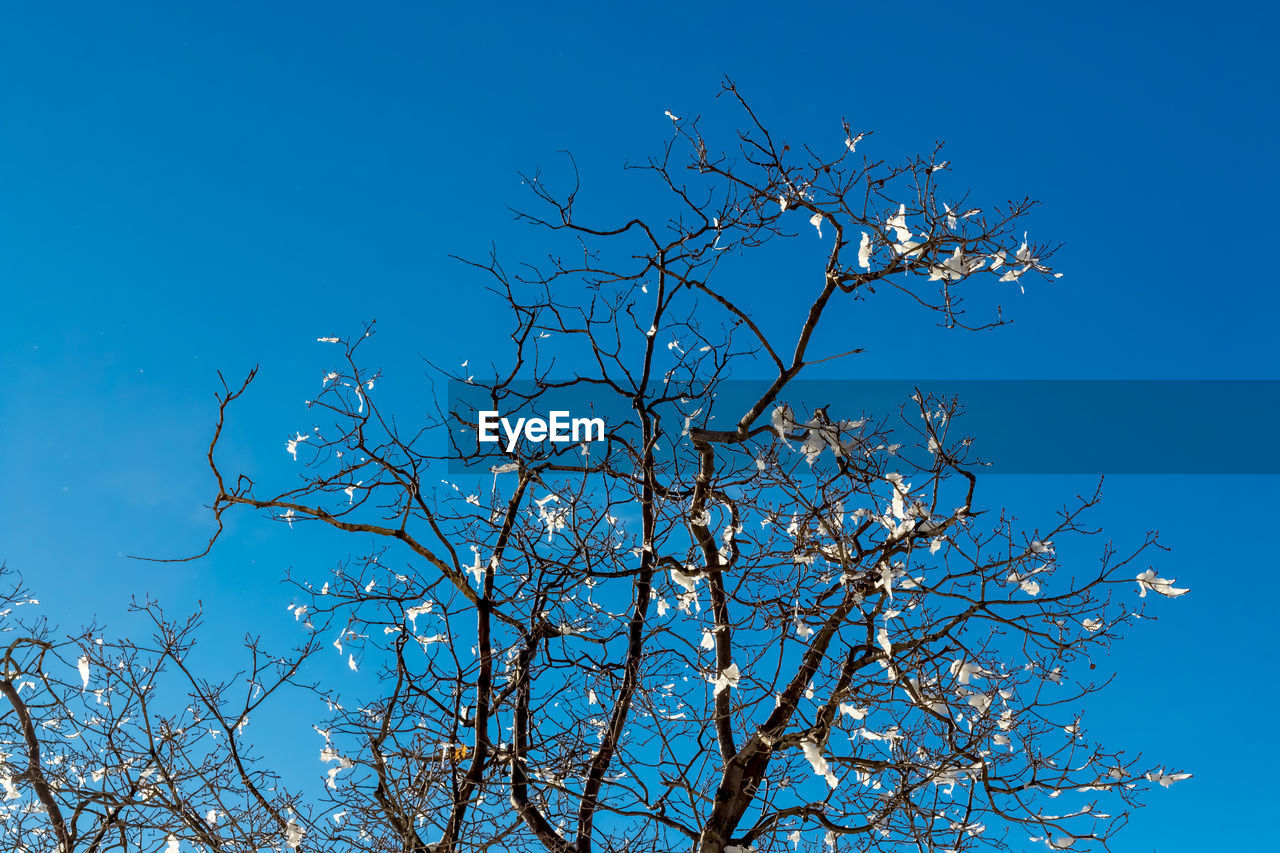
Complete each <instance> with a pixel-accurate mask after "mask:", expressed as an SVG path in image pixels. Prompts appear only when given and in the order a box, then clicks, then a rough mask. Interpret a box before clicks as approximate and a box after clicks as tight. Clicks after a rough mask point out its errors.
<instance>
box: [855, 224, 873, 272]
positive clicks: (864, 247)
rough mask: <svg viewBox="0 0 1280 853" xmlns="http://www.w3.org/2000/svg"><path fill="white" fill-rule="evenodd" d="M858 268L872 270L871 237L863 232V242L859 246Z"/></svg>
mask: <svg viewBox="0 0 1280 853" xmlns="http://www.w3.org/2000/svg"><path fill="white" fill-rule="evenodd" d="M858 266H860V267H862V268H863V269H864V270H869V269H871V237H870V235H868V234H867V232H866V231H863V232H862V242H861V243H859V244H858Z"/></svg>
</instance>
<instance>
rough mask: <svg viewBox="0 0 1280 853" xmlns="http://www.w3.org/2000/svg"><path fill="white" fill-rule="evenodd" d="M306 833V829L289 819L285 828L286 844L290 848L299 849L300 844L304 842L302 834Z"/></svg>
mask: <svg viewBox="0 0 1280 853" xmlns="http://www.w3.org/2000/svg"><path fill="white" fill-rule="evenodd" d="M306 834H307V831H306V830H305V829H303V828H302V827H300V826H298V825H297V824H296V823H294V822H293V821H289V822H288V823H287V824H285V828H284V846H285V847H288V848H289V849H290V850H297V849H298V845H299V844H301V843H302V836H304V835H306Z"/></svg>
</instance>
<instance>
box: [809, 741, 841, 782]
mask: <svg viewBox="0 0 1280 853" xmlns="http://www.w3.org/2000/svg"><path fill="white" fill-rule="evenodd" d="M800 748H801V749H803V750H804V757H805V758H807V759H809V764H810V765H812V766H813V772H814V774H815V775H818V776H822V777H824V778H825V779H826V780H827V784H828V785H830V786H831V787H832V788H834V787H835V786H836V785H839V784H840V780H839V779H837V778H836V774H834V773H832V772H831V767H830V765H828V764H827V759H826V757H824V756H823V754H822V747H820V746H818V744H817V743H815V742H813V741H811V740H804V741H801V742H800Z"/></svg>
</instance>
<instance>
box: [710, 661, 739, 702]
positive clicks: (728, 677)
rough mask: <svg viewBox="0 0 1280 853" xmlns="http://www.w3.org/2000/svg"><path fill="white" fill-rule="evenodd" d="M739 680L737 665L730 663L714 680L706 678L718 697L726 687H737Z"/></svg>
mask: <svg viewBox="0 0 1280 853" xmlns="http://www.w3.org/2000/svg"><path fill="white" fill-rule="evenodd" d="M740 679H741V673H739V672H738V665H737V664H736V663H731V664H729V665H728V666H726V667H725V668H724V670H723V671H722V672H721V673H720V674H719V675H717V676H716V677H715V678H707V681H709V682H711V683H712V684H714V685H715V688H716V689H715V694H714V695H716V696H719V695H720V694H721V692H723V691H724V689H725V688H726V687H737V686H738V681H739V680H740Z"/></svg>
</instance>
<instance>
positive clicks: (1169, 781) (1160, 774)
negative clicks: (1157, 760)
mask: <svg viewBox="0 0 1280 853" xmlns="http://www.w3.org/2000/svg"><path fill="white" fill-rule="evenodd" d="M1146 775H1147V780H1148V781H1150V782H1155V783H1156V784H1158V785H1162V786H1164V787H1166V788H1168V787H1170V786H1171V785H1173V783H1174V782H1181V781H1182V780H1183V779H1190V778H1191V774H1190V773H1165V772H1164V768H1160V769H1159V770H1152V771H1151V772H1150V773H1148V774H1146Z"/></svg>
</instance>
